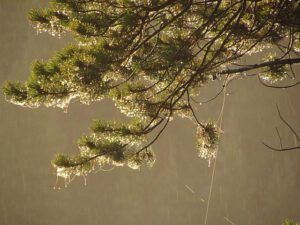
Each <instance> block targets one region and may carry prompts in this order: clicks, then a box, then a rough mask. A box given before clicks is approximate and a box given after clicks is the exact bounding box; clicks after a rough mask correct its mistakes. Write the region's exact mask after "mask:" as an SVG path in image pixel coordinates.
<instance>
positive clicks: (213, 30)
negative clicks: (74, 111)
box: [3, 0, 300, 179]
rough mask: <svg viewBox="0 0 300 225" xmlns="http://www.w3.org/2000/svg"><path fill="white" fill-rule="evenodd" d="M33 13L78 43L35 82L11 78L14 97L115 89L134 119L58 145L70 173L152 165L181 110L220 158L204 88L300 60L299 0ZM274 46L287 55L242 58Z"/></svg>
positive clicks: (106, 93) (207, 149) (56, 103)
mask: <svg viewBox="0 0 300 225" xmlns="http://www.w3.org/2000/svg"><path fill="white" fill-rule="evenodd" d="M29 20H30V21H31V24H32V25H33V26H34V28H35V29H36V30H37V32H38V33H41V32H48V33H49V34H51V35H53V36H58V37H61V36H62V35H64V34H65V33H67V32H69V33H72V35H73V37H74V42H73V44H70V45H69V46H68V47H66V48H65V49H62V50H61V51H59V52H57V53H56V54H55V55H54V56H53V57H52V58H50V59H49V60H48V61H47V62H44V61H36V62H34V63H33V66H32V70H31V74H30V76H29V78H28V80H27V81H26V82H24V83H20V82H11V81H9V82H7V83H6V84H5V85H4V86H3V92H4V94H5V97H6V100H7V101H9V102H12V103H14V104H18V105H21V106H24V107H30V108H37V107H39V106H42V105H44V106H46V107H60V108H67V107H68V105H69V104H70V103H71V102H73V100H78V101H80V102H81V103H83V104H89V103H91V102H95V101H101V99H103V98H109V99H111V100H112V101H113V102H114V103H115V105H116V107H117V108H118V109H119V110H120V111H121V112H122V113H123V114H125V115H126V116H128V117H129V118H131V120H130V121H129V122H126V123H125V122H116V121H103V120H95V121H94V122H93V124H92V126H91V133H90V134H89V135H86V136H83V137H82V138H80V140H79V142H78V147H79V150H80V152H79V154H78V155H76V156H73V157H70V156H66V155H63V154H58V155H57V156H56V157H55V159H54V160H53V161H52V163H53V165H54V167H55V168H57V174H58V176H62V177H64V178H66V179H71V178H72V177H74V176H80V175H86V174H87V173H89V172H90V171H92V170H93V169H95V168H96V167H102V166H104V165H106V164H110V165H116V166H121V165H128V166H129V167H130V168H133V169H137V168H140V166H141V165H147V166H152V165H153V163H154V161H155V155H154V153H153V151H152V149H151V145H152V144H153V143H154V142H155V141H156V140H157V139H158V137H159V136H160V134H161V133H162V132H163V131H164V129H165V128H166V126H167V124H168V123H169V122H170V121H171V120H172V118H173V117H174V116H175V115H177V116H179V117H184V118H188V119H190V120H191V121H193V122H194V123H195V133H196V136H197V148H198V154H199V156H200V157H202V158H205V159H207V160H208V161H209V162H210V161H211V160H213V159H214V158H215V157H216V152H215V151H216V148H217V144H218V140H219V136H220V133H221V131H220V129H219V127H218V126H217V124H215V123H213V122H211V121H210V122H207V123H205V122H201V121H200V120H199V119H198V118H197V110H196V107H197V105H199V102H198V100H197V99H198V97H199V93H200V90H201V89H203V88H204V87H205V86H206V85H207V84H208V83H209V82H211V81H214V80H225V82H224V84H225V85H226V84H227V82H228V81H229V80H232V79H234V78H238V77H244V76H247V74H248V72H249V71H251V73H253V71H255V73H256V75H257V76H258V77H259V78H260V81H261V82H262V83H264V84H265V83H269V85H270V83H271V84H272V83H274V82H277V81H281V80H282V79H284V78H287V77H288V76H289V74H290V70H291V68H292V66H293V64H296V63H300V34H299V31H300V4H299V1H294V0H53V1H52V2H51V3H50V5H49V6H48V8H45V9H38V10H36V9H33V10H31V11H30V12H29ZM271 48H272V49H273V48H277V49H278V51H277V52H280V54H279V55H277V56H276V55H275V54H272V55H270V56H269V57H267V58H266V59H263V60H261V59H258V61H257V62H256V63H254V64H251V65H242V64H241V60H242V59H244V58H245V57H248V56H249V55H252V54H256V53H258V52H261V51H264V50H267V49H271ZM150 133H151V137H152V139H151V138H149V134H150Z"/></svg>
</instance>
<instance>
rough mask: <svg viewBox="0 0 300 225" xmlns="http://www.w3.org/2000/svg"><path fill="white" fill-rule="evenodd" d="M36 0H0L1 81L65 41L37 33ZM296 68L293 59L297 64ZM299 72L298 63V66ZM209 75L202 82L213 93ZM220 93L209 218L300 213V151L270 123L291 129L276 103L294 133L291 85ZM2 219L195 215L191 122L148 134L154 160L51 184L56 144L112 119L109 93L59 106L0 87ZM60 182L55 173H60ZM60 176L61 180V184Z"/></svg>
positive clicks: (134, 224)
mask: <svg viewBox="0 0 300 225" xmlns="http://www.w3.org/2000/svg"><path fill="white" fill-rule="evenodd" d="M40 4H42V3H41V1H39V0H22V1H21V0H0V29H1V35H0V43H1V45H0V54H1V57H0V83H1V84H2V83H3V82H4V81H5V80H21V81H25V80H26V78H27V76H28V74H29V68H30V64H31V62H32V61H33V60H34V59H45V60H46V59H47V58H48V57H50V56H51V54H52V53H53V52H55V51H56V50H58V49H60V48H61V47H63V46H65V45H66V43H67V42H68V41H67V39H66V38H64V39H61V40H58V39H57V38H53V37H50V36H48V35H46V34H42V35H38V36H37V35H36V32H35V31H34V30H33V29H32V28H31V27H30V26H29V23H28V21H27V12H28V10H29V9H30V8H32V7H35V6H38V5H40ZM298 71H299V67H298ZM298 77H299V72H298ZM215 88H216V84H214V85H211V86H210V88H208V89H207V90H203V99H205V98H207V97H209V96H212V94H213V93H214V92H213V91H215V90H216V89H215ZM229 92H230V93H231V95H230V96H228V97H227V100H226V105H225V111H224V118H223V123H224V124H223V125H224V127H223V129H224V131H225V133H224V135H223V136H222V140H221V144H220V148H219V155H218V159H217V162H216V171H215V177H214V183H213V188H212V195H211V200H210V207H209V213H208V221H207V225H215V224H218V225H219V224H230V223H232V222H233V223H234V224H236V225H275V224H281V221H282V220H283V219H284V218H294V219H296V220H300V179H299V177H300V163H299V162H300V151H298V152H297V151H294V152H285V153H276V152H272V151H270V150H268V149H266V148H265V147H264V146H263V145H262V144H261V141H262V140H264V141H266V142H268V143H270V144H272V145H275V146H276V145H277V146H278V144H279V143H278V140H277V138H276V132H275V126H278V128H279V130H280V132H281V134H282V139H283V142H284V144H286V145H288V146H291V145H293V144H294V138H293V136H292V134H291V133H290V132H289V130H288V129H287V128H286V127H284V126H283V124H282V123H281V122H280V121H279V118H278V115H277V114H276V104H278V105H279V107H280V108H281V111H282V114H283V115H284V116H285V118H288V120H289V121H290V122H291V124H293V126H294V127H295V128H296V130H297V131H298V132H299V133H300V129H299V125H300V120H299V113H300V105H299V94H300V89H299V87H297V88H293V89H289V90H273V89H267V88H265V87H262V86H261V85H259V83H258V82H257V80H256V79H249V80H239V81H236V82H235V83H233V84H232V86H231V87H230V89H229ZM220 100H221V99H219V100H217V101H215V102H213V103H210V104H207V105H203V106H202V107H201V108H199V109H200V110H199V111H198V115H199V117H200V118H201V119H203V120H205V119H209V118H210V119H215V118H216V117H217V115H218V112H219V109H220V103H221V101H220ZM0 104H1V105H0V124H1V126H2V127H1V129H0V132H1V136H0V143H1V148H0V149H1V150H0V151H1V156H0V182H1V185H0V224H1V225H16V224H18V225H71V224H72V225H82V224H84V225H96V224H97V225H100V224H101V225H141V224H142V225H199V224H200V225H202V224H203V223H204V217H205V212H206V207H207V202H208V194H209V187H210V182H211V176H212V168H209V167H208V166H207V162H206V161H204V160H202V159H200V158H198V157H197V153H196V149H195V130H196V129H195V127H194V125H193V124H192V123H191V122H189V121H188V120H183V119H178V118H177V119H175V120H174V121H173V122H172V123H171V124H170V127H168V129H167V130H166V132H165V133H164V134H163V135H162V136H161V138H160V139H159V141H158V142H157V143H155V145H154V146H153V147H154V151H155V152H156V154H157V161H156V163H155V165H154V167H153V168H152V169H148V168H143V169H142V170H141V171H135V170H131V169H129V168H126V167H124V168H122V167H118V168H115V169H114V170H112V171H110V172H103V171H100V172H98V173H97V174H92V175H90V176H89V177H88V179H87V186H85V185H84V180H83V179H82V178H77V179H76V180H75V181H74V182H72V183H71V185H70V186H69V187H68V188H62V189H61V190H54V189H53V186H54V184H55V180H56V176H55V171H54V170H53V168H52V167H51V164H50V160H51V159H52V157H53V155H54V154H55V153H57V152H65V153H70V154H72V153H74V154H75V153H76V152H77V151H78V149H77V148H76V140H77V138H79V137H80V136H81V135H82V134H83V133H87V132H88V127H89V125H90V122H91V120H92V119H94V118H104V119H120V118H122V116H121V115H120V113H119V112H118V111H117V110H116V109H115V108H114V106H113V105H112V104H111V103H110V102H108V101H104V102H100V103H94V104H92V105H90V106H86V105H80V104H74V105H71V106H70V108H69V109H68V113H63V111H62V110H59V109H47V108H43V107H42V108H39V109H26V108H22V107H19V106H15V105H12V104H9V103H7V102H5V101H4V97H3V95H2V94H1V95H0ZM62 184H63V182H62ZM62 186H63V185H62Z"/></svg>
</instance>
